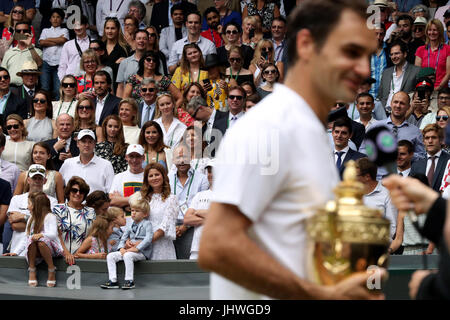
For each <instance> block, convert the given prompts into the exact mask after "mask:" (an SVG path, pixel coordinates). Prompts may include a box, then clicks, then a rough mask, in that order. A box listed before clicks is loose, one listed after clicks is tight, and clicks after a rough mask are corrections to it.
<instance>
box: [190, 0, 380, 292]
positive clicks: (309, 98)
mask: <svg viewBox="0 0 450 320" xmlns="http://www.w3.org/2000/svg"><path fill="white" fill-rule="evenodd" d="M366 7H367V5H366V3H365V2H364V1H358V0H356V1H355V0H342V1H339V3H337V2H335V1H332V0H305V1H303V2H301V3H300V5H299V6H297V8H296V9H295V10H294V11H293V12H291V15H290V20H289V24H290V25H289V26H288V30H289V31H288V36H287V39H288V48H289V54H288V58H289V63H288V65H289V68H288V72H287V76H286V79H285V84H284V85H276V86H275V89H274V92H273V93H272V94H271V95H270V96H268V97H266V98H265V99H264V100H262V101H261V102H260V103H259V105H258V106H256V107H255V111H252V110H250V112H249V113H248V114H246V116H245V117H244V118H243V119H241V120H240V121H238V122H237V123H236V125H235V126H234V127H233V128H232V129H231V130H230V131H228V132H227V134H226V136H225V138H224V139H223V141H222V144H221V146H220V149H219V155H218V157H217V160H218V161H217V163H218V165H217V168H215V169H216V170H215V171H214V175H215V177H214V179H215V180H214V185H213V190H214V195H213V198H212V199H211V201H212V202H211V207H210V210H209V212H208V218H207V219H206V222H205V226H204V229H203V233H202V238H201V240H200V251H199V259H198V263H199V265H200V267H201V268H202V269H205V270H210V271H212V272H213V273H212V275H211V279H210V280H211V281H210V284H211V286H210V287H211V298H212V299H267V298H268V297H270V298H276V299H306V298H309V299H344V298H348V299H352V298H353V299H370V298H375V299H377V298H378V299H379V298H381V297H382V296H379V295H376V294H371V292H369V290H367V287H366V283H367V278H368V275H366V274H355V275H353V276H352V277H351V278H350V279H347V280H344V281H343V282H340V283H338V284H337V285H334V286H319V285H316V284H314V283H312V282H310V281H308V280H306V278H307V271H306V256H307V250H306V249H307V248H306V231H305V221H306V219H307V218H308V217H310V216H311V215H312V214H313V213H314V212H315V209H314V208H317V207H318V206H323V205H324V204H325V203H326V201H327V200H329V199H331V198H333V191H332V189H333V187H334V186H336V184H337V182H338V181H339V178H338V175H337V171H336V168H335V166H334V161H333V157H332V154H331V152H330V145H329V143H328V140H327V134H326V130H325V127H324V125H325V123H326V121H327V116H328V113H329V111H330V106H332V105H333V103H334V102H335V101H336V100H344V101H351V100H352V99H353V98H354V97H355V96H356V90H357V88H358V86H359V84H360V83H361V82H362V81H363V79H365V78H367V77H368V76H369V73H370V68H369V61H368V59H367V57H368V56H370V54H371V53H372V52H373V51H375V49H376V39H375V35H374V33H373V31H372V30H368V29H367V27H366ZM312 12H314V14H312ZM323 24H330V27H329V28H328V30H329V31H328V32H323V31H322V32H319V31H318V30H317V29H318V28H319V27H320V28H322V26H323ZM321 30H322V29H321ZM349 34H351V35H352V37H348V35H349ZM344 48H358V50H354V51H352V53H353V54H355V56H353V54H352V55H351V56H349V55H348V54H347V51H346V50H344ZM341 59H342V60H341ZM339 61H342V62H339ZM338 74H339V75H340V76H338ZM350 79H352V80H350ZM274 107H276V108H274ZM256 109H257V110H256ZM275 110H276V112H274V111H275ZM311 146H314V147H311ZM300 159H301V160H300Z"/></svg>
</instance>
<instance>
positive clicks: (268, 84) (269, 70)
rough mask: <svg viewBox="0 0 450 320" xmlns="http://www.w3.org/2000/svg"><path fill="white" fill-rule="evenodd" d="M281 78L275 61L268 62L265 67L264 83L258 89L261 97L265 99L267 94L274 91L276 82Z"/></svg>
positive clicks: (263, 73)
mask: <svg viewBox="0 0 450 320" xmlns="http://www.w3.org/2000/svg"><path fill="white" fill-rule="evenodd" d="M279 78H280V73H279V71H278V68H277V66H276V65H274V64H273V63H268V64H266V65H265V66H264V67H263V69H262V80H263V81H264V82H263V83H264V85H262V86H261V87H258V88H257V89H256V91H257V92H258V94H259V96H260V97H261V99H264V98H265V97H266V96H268V95H269V94H271V93H272V91H273V86H274V84H275V83H276V82H278V79H279Z"/></svg>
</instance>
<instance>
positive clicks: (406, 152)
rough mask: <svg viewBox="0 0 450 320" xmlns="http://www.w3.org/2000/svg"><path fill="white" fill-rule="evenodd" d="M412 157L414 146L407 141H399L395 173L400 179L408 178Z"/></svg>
mask: <svg viewBox="0 0 450 320" xmlns="http://www.w3.org/2000/svg"><path fill="white" fill-rule="evenodd" d="M413 156H414V145H413V144H412V143H411V142H410V141H408V140H400V141H399V142H398V143H397V173H398V174H399V175H401V176H402V177H407V176H409V173H410V172H411V161H412V158H413Z"/></svg>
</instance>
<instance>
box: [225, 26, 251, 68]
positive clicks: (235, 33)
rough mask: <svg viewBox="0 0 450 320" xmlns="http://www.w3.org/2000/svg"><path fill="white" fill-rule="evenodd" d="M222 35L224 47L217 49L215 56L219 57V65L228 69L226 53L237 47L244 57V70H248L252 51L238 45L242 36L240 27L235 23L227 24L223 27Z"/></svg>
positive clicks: (249, 48) (247, 47)
mask: <svg viewBox="0 0 450 320" xmlns="http://www.w3.org/2000/svg"><path fill="white" fill-rule="evenodd" d="M223 34H224V39H225V42H226V45H224V46H222V47H220V48H217V56H218V57H219V62H220V64H221V65H222V66H224V67H225V68H228V67H229V66H230V63H229V62H228V52H229V51H230V48H231V47H232V46H238V47H240V48H241V50H242V55H243V57H244V61H243V66H244V68H245V69H248V67H249V65H250V62H251V61H252V59H253V49H252V48H251V47H249V46H246V45H241V44H240V39H241V36H242V28H241V26H240V25H238V24H237V23H234V22H229V23H227V24H226V25H225V28H224V30H223Z"/></svg>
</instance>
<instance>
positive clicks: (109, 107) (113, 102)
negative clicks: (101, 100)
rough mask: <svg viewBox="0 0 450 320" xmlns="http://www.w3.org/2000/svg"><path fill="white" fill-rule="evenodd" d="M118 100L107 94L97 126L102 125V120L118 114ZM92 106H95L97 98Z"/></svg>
mask: <svg viewBox="0 0 450 320" xmlns="http://www.w3.org/2000/svg"><path fill="white" fill-rule="evenodd" d="M120 101H121V100H120V98H119V97H116V96H115V95H113V94H111V93H110V94H108V96H107V97H106V101H105V105H104V106H103V110H102V114H101V115H100V120H99V122H98V125H99V126H101V125H102V123H103V120H105V118H106V117H107V116H109V115H111V114H119V103H120ZM94 104H95V105H97V98H95V100H94Z"/></svg>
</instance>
